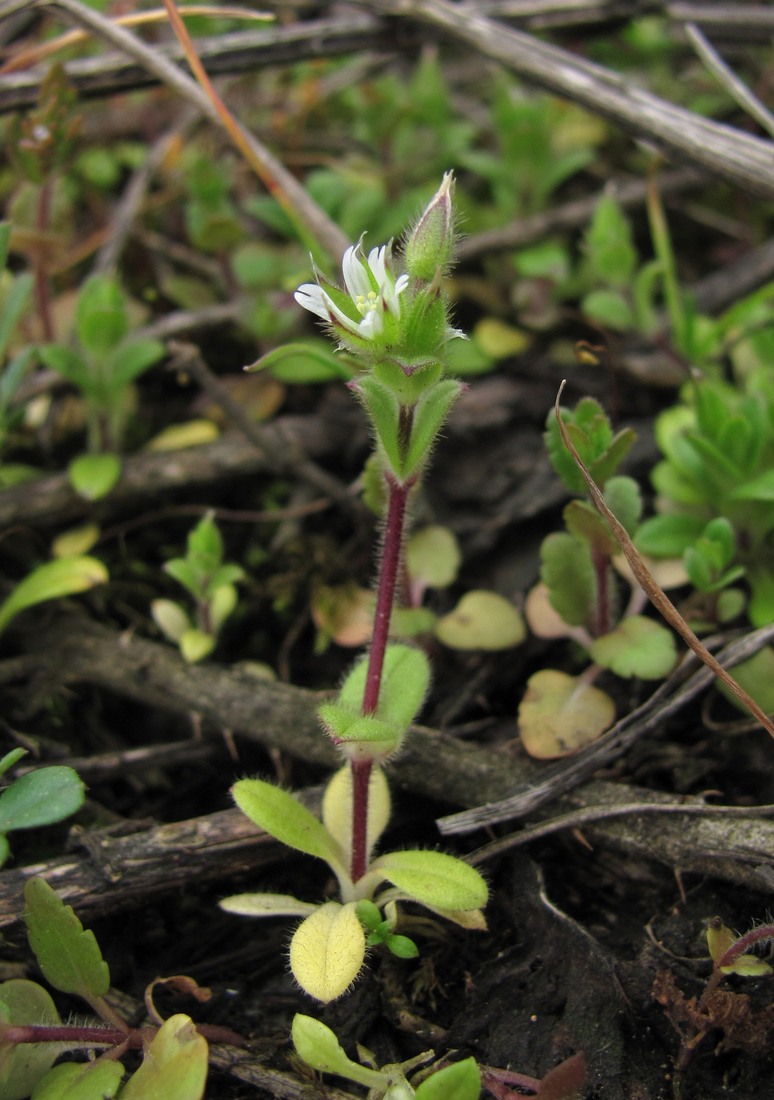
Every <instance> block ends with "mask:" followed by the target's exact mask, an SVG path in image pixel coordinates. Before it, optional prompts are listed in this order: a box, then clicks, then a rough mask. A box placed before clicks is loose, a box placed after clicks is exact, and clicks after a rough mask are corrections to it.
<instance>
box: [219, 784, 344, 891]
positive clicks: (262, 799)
mask: <svg viewBox="0 0 774 1100" xmlns="http://www.w3.org/2000/svg"><path fill="white" fill-rule="evenodd" d="M232 794H233V795H234V801H235V802H236V804H237V806H238V807H239V809H240V810H241V811H242V813H244V814H247V816H248V817H249V818H250V820H251V821H252V822H254V823H255V824H256V825H257V826H258V827H259V828H261V829H263V830H264V831H265V832H267V833H270V834H271V835H272V836H273V837H276V839H277V840H279V841H280V842H281V843H282V844H287V846H288V847H289V848H295V849H296V850H297V851H299V852H306V854H307V855H310V856H316V857H317V858H318V859H322V860H325V862H326V863H327V864H328V865H329V866H330V867H332V868H333V869H334V870H335V871H337V873H338V871H339V870H341V869H342V867H343V864H344V858H343V854H342V851H341V848H340V847H339V845H338V843H337V842H336V840H334V838H333V837H332V836H331V834H330V833H329V832H328V830H327V829H326V828H325V826H324V825H323V824H322V822H321V821H318V820H317V818H316V817H315V816H314V814H313V813H311V811H309V810H307V808H306V806H302V805H301V803H300V802H299V801H298V800H297V799H296V798H294V797H293V795H291V794H288V793H287V791H283V790H282V789H281V788H280V787H275V786H274V784H273V783H266V782H264V780H262V779H240V780H238V781H237V782H236V783H235V784H234V786H233V788H232Z"/></svg>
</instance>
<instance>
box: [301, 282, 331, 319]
mask: <svg viewBox="0 0 774 1100" xmlns="http://www.w3.org/2000/svg"><path fill="white" fill-rule="evenodd" d="M293 297H294V298H295V299H296V301H297V302H298V304H299V305H300V306H303V307H304V309H308V310H309V312H310V313H314V314H316V315H317V316H318V317H322V319H323V320H324V321H329V320H330V317H329V315H328V311H329V303H330V301H331V300H330V298H329V297H328V295H327V294H326V293H325V291H324V290H323V289H322V287H320V286H318V285H317V283H304V285H303V286H300V287H299V288H298V290H297V291H296V293H295V294H294V295H293Z"/></svg>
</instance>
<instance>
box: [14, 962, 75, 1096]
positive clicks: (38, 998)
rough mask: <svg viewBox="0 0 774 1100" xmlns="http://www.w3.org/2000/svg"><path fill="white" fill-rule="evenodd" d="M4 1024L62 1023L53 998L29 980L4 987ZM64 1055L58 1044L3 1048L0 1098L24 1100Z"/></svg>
mask: <svg viewBox="0 0 774 1100" xmlns="http://www.w3.org/2000/svg"><path fill="white" fill-rule="evenodd" d="M0 1022H2V1023H9V1024H58V1023H61V1020H60V1018H59V1013H58V1012H57V1010H56V1005H55V1004H54V1002H53V1001H52V999H51V994H50V993H49V992H48V991H47V990H46V989H44V988H43V986H42V985H38V983H37V982H31V981H28V980H27V979H26V978H11V979H10V980H9V981H7V982H3V983H2V984H0ZM59 1054H60V1051H59V1050H58V1049H57V1047H56V1044H54V1043H19V1044H17V1045H15V1046H12V1047H9V1046H7V1045H4V1044H0V1096H2V1098H3V1100H24V1098H25V1097H27V1096H29V1095H30V1092H31V1091H32V1089H33V1088H34V1086H35V1085H36V1084H37V1082H38V1081H40V1079H41V1078H42V1077H43V1076H44V1075H45V1074H46V1073H47V1072H48V1070H49V1069H50V1068H51V1066H52V1065H53V1063H54V1061H55V1059H56V1058H58V1057H59Z"/></svg>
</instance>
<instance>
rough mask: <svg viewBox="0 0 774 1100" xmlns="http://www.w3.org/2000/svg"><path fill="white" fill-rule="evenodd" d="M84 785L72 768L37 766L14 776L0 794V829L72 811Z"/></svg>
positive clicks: (44, 821) (46, 820)
mask: <svg viewBox="0 0 774 1100" xmlns="http://www.w3.org/2000/svg"><path fill="white" fill-rule="evenodd" d="M84 790H85V787H84V785H83V783H82V782H81V779H80V778H79V776H78V774H77V772H75V771H73V769H72V768H68V767H64V766H59V765H57V766H54V767H50V768H39V769H38V770H37V771H34V772H28V773H27V774H26V775H22V776H20V778H19V779H17V780H15V781H14V782H13V783H12V784H11V786H10V787H8V788H7V790H5V791H3V793H2V794H0V832H2V833H7V832H10V831H11V830H12V829H34V828H35V827H36V826H38V825H50V824H51V823H52V822H54V821H62V820H63V818H65V817H69V816H70V814H74V813H75V811H76V810H78V809H80V807H81V806H82V805H83V798H84Z"/></svg>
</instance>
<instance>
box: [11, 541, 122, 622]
mask: <svg viewBox="0 0 774 1100" xmlns="http://www.w3.org/2000/svg"><path fill="white" fill-rule="evenodd" d="M107 579H108V571H107V569H106V568H105V566H104V565H103V564H102V562H101V561H98V560H97V559H96V558H90V557H78V558H58V559H57V560H56V561H49V562H44V563H43V565H39V566H38V567H37V568H36V569H33V570H32V572H31V573H28V574H27V576H26V577H25V578H24V580H21V581H19V583H18V584H17V585H16V587H15V588H14V589H13V590H12V591H11V594H10V596H8V597H7V598H6V600H5V601H4V602H3V603H2V605H0V631H2V630H5V628H6V626H7V625H8V623H9V622H10V621H11V619H13V618H14V616H16V615H18V614H19V612H21V611H25V610H26V609H27V608H28V607H33V606H34V605H35V604H38V603H43V602H44V601H46V600H55V599H58V598H59V597H60V596H74V595H76V594H77V593H79V592H87V591H88V590H89V589H90V588H93V587H94V586H95V585H97V584H104V583H105V581H107Z"/></svg>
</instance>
